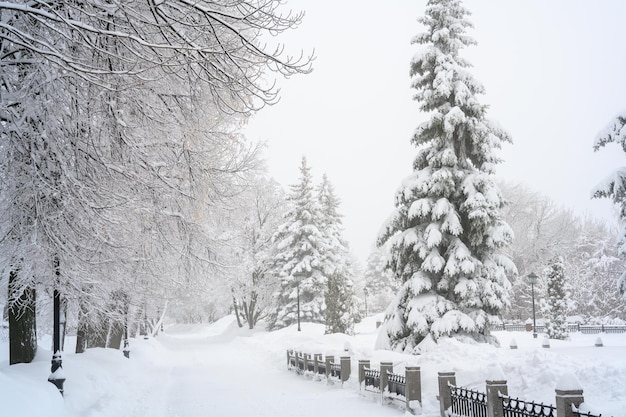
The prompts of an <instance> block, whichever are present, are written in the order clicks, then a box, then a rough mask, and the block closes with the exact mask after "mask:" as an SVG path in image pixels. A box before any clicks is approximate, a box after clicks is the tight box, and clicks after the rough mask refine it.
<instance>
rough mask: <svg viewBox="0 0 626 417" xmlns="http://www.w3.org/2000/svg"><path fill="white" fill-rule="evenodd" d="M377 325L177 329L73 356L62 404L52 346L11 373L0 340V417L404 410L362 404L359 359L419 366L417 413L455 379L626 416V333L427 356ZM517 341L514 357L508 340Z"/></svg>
mask: <svg viewBox="0 0 626 417" xmlns="http://www.w3.org/2000/svg"><path fill="white" fill-rule="evenodd" d="M376 320H380V317H369V318H367V319H366V320H364V321H363V322H362V323H360V324H358V325H357V326H356V332H357V334H356V335H355V336H347V335H344V334H332V335H324V326H323V325H317V324H310V323H303V325H302V331H301V332H298V331H297V329H296V326H291V327H288V328H285V329H282V330H279V331H275V332H265V331H259V330H256V331H250V330H247V329H240V328H238V327H237V325H236V323H235V322H234V318H233V317H226V318H224V319H222V320H219V321H218V322H216V323H213V324H212V325H193V326H191V325H170V326H166V328H165V332H164V333H162V334H160V335H159V336H158V337H156V338H151V339H148V340H144V339H131V357H130V359H126V358H124V357H123V355H122V352H121V351H116V350H112V349H89V350H88V351H87V352H86V353H83V354H78V355H77V354H74V353H71V352H69V350H73V349H69V347H70V346H71V347H72V348H73V343H74V340H72V339H71V338H69V339H68V340H67V341H66V343H67V346H68V352H65V353H64V354H63V368H64V373H65V375H66V377H67V381H66V382H65V397H64V398H62V397H61V396H60V394H59V393H58V392H57V390H56V388H55V387H54V386H53V385H52V384H50V383H49V382H47V377H48V375H49V373H50V359H51V354H50V351H49V350H46V347H47V345H49V338H47V339H46V340H45V345H46V346H44V345H40V347H39V353H38V354H37V357H36V359H35V361H34V362H33V363H31V364H19V365H13V366H9V365H8V360H7V358H8V343H7V342H6V341H3V340H2V339H0V355H1V356H0V357H2V361H0V415H2V416H5V415H6V416H12V415H20V416H47V417H56V416H69V417H95V416H98V417H105V416H106V417H134V416H137V417H139V416H141V417H145V416H150V417H175V416H179V417H193V416H203V417H205V416H208V415H214V416H220V417H222V416H223V417H228V416H236V417H257V416H259V417H270V416H271V417H292V416H294V415H297V416H304V417H314V416H319V415H330V416H342V417H343V416H345V417H350V416H355V417H356V416H358V417H370V416H371V417H385V416H396V417H397V416H399V415H401V414H402V413H403V411H402V410H399V409H398V408H397V407H390V406H385V405H381V401H380V400H373V399H372V397H371V396H363V395H360V394H359V389H358V384H357V382H356V378H357V376H356V369H357V361H358V359H370V360H371V363H372V367H374V368H377V367H378V365H379V362H381V361H393V363H394V372H396V373H400V374H402V373H403V372H404V367H405V366H413V365H417V366H420V367H421V376H422V404H421V413H423V415H426V416H438V415H439V404H438V402H437V400H436V397H435V396H436V394H437V372H441V371H454V372H455V373H456V380H457V384H459V385H463V386H469V387H470V388H472V389H477V390H480V391H484V390H485V380H486V379H493V378H494V376H497V378H498V379H499V378H504V379H505V380H507V384H508V390H509V395H511V396H513V397H519V398H520V399H524V400H532V401H536V402H543V403H546V404H554V402H555V401H554V397H555V388H557V387H559V385H560V388H561V389H563V388H571V387H579V388H581V389H583V390H584V397H585V403H584V405H583V407H581V409H583V410H585V411H591V412H593V413H595V414H599V413H602V415H605V416H614V417H619V416H626V411H625V410H626V355H624V352H625V351H626V334H603V335H602V341H603V344H604V346H603V347H595V346H594V345H595V341H596V339H597V338H598V335H582V334H580V333H573V334H571V335H570V340H567V341H561V340H551V341H550V348H549V349H546V348H542V346H541V340H542V339H541V337H540V338H537V339H533V337H532V334H531V333H526V332H496V333H495V335H496V336H497V337H498V338H499V339H500V341H501V346H502V347H499V348H498V347H494V346H491V345H485V344H467V343H460V342H458V341H456V340H451V339H440V340H439V341H438V344H437V345H435V346H433V348H432V349H428V350H424V352H423V354H422V355H419V356H412V355H404V354H400V353H396V352H390V351H386V350H374V342H375V340H376V337H377V330H376V325H375V322H376ZM511 339H515V341H516V342H517V347H518V348H517V349H510V348H509V347H508V346H509V343H507V342H508V341H510V340H511ZM292 348H293V349H296V350H298V351H304V352H307V353H322V354H324V355H334V356H335V357H336V358H338V357H340V356H346V355H350V356H351V357H352V370H353V372H352V377H351V379H350V381H348V383H346V384H344V385H343V387H342V386H341V385H340V384H327V383H325V382H324V381H316V380H314V379H312V378H307V377H303V376H299V375H296V374H295V373H294V372H290V371H288V370H287V366H286V362H287V360H286V350H287V349H292Z"/></svg>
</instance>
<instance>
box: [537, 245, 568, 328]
mask: <svg viewBox="0 0 626 417" xmlns="http://www.w3.org/2000/svg"><path fill="white" fill-rule="evenodd" d="M543 274H544V276H545V278H546V293H547V294H546V295H547V297H546V299H545V300H544V302H543V305H542V310H543V316H544V317H545V319H546V334H547V335H548V337H549V338H550V339H561V340H563V339H567V338H568V336H569V333H568V330H567V310H568V307H569V292H568V291H567V282H566V278H565V267H564V265H563V258H562V257H561V256H555V257H554V258H552V259H551V260H550V264H549V265H548V267H547V268H546V269H545V270H544V272H543Z"/></svg>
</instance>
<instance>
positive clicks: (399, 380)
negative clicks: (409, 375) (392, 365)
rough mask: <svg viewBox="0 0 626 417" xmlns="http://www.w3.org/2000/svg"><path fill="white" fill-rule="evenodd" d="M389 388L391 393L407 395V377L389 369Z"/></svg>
mask: <svg viewBox="0 0 626 417" xmlns="http://www.w3.org/2000/svg"><path fill="white" fill-rule="evenodd" d="M387 389H388V390H389V393H391V394H396V395H400V396H402V397H406V377H405V376H404V375H398V374H394V373H391V372H389V371H387Z"/></svg>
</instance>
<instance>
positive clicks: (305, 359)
mask: <svg viewBox="0 0 626 417" xmlns="http://www.w3.org/2000/svg"><path fill="white" fill-rule="evenodd" d="M310 357H311V356H310V355H309V354H308V353H304V352H303V353H302V372H306V370H307V367H308V365H309V358H310Z"/></svg>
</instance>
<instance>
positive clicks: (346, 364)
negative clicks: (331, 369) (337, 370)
mask: <svg viewBox="0 0 626 417" xmlns="http://www.w3.org/2000/svg"><path fill="white" fill-rule="evenodd" d="M339 364H340V365H341V383H342V384H343V383H344V382H346V381H347V380H348V379H350V365H351V364H350V356H341V357H340V358H339Z"/></svg>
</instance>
